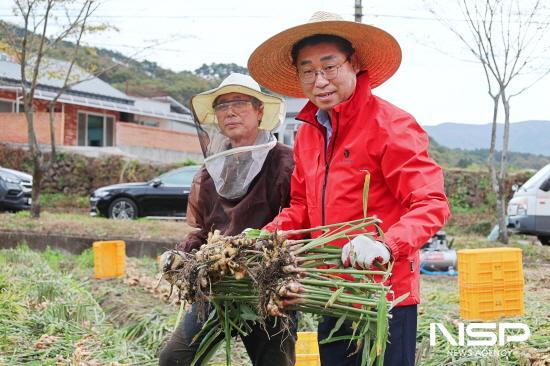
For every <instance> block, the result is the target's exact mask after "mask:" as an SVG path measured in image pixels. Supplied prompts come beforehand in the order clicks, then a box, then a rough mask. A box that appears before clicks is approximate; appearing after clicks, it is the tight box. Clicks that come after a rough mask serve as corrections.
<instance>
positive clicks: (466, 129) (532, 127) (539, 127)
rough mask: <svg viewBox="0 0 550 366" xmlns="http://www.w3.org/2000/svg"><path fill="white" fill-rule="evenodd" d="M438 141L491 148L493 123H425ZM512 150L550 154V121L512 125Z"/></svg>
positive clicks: (499, 139) (461, 146) (499, 140)
mask: <svg viewBox="0 0 550 366" xmlns="http://www.w3.org/2000/svg"><path fill="white" fill-rule="evenodd" d="M423 128H424V129H425V130H426V132H427V133H428V134H429V135H430V137H431V138H432V139H434V140H435V141H437V142H438V143H439V144H441V145H443V146H446V147H450V148H458V149H465V150H475V149H488V148H489V145H490V142H491V124H484V125H472V124H465V123H442V124H440V125H437V126H423ZM503 129H504V128H503V125H502V124H499V125H498V127H497V134H498V137H497V149H498V150H500V149H501V147H502V132H503ZM508 150H509V151H514V152H521V153H530V154H541V155H545V156H550V121H524V122H515V123H511V124H510V142H509V145H508Z"/></svg>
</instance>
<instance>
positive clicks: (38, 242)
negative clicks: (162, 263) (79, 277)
mask: <svg viewBox="0 0 550 366" xmlns="http://www.w3.org/2000/svg"><path fill="white" fill-rule="evenodd" d="M100 240H124V242H125V243H126V255H127V256H129V257H145V256H147V257H153V258H156V256H157V255H160V254H162V253H163V252H164V251H166V250H170V249H173V248H174V247H175V246H176V243H175V242H170V241H151V240H137V239H132V238H116V239H106V238H99V237H98V238H91V237H81V236H64V235H55V234H52V235H48V234H37V233H28V232H15V231H0V249H8V248H15V247H17V245H18V244H19V243H23V242H25V243H27V245H28V246H29V248H31V249H33V250H45V249H46V248H47V247H48V246H49V247H50V248H53V249H62V250H66V251H67V252H69V253H71V254H80V253H82V252H83V251H84V250H85V249H88V248H91V247H92V244H93V243H94V241H100Z"/></svg>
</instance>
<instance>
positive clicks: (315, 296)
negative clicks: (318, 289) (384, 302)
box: [301, 294, 377, 308]
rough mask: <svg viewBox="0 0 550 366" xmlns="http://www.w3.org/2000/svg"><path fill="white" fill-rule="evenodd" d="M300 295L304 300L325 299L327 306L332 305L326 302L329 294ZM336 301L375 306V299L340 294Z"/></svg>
mask: <svg viewBox="0 0 550 366" xmlns="http://www.w3.org/2000/svg"><path fill="white" fill-rule="evenodd" d="M301 296H302V298H303V299H306V300H307V299H311V300H319V301H325V303H326V304H328V305H327V307H332V305H331V304H329V303H328V301H329V300H330V296H322V295H317V294H302V295H301ZM336 302H337V303H340V304H360V305H366V306H370V307H375V308H376V305H377V303H376V302H375V301H367V300H360V299H349V298H346V297H345V296H342V295H340V296H338V298H337V299H336V301H335V303H336Z"/></svg>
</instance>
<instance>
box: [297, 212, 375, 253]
mask: <svg viewBox="0 0 550 366" xmlns="http://www.w3.org/2000/svg"><path fill="white" fill-rule="evenodd" d="M355 221H360V223H359V224H355V225H351V226H347V227H345V228H343V229H342V230H340V231H337V230H338V229H337V230H335V231H333V232H331V233H330V235H328V236H320V237H317V238H315V239H313V240H312V241H311V242H309V243H308V244H305V245H304V246H302V247H301V248H299V249H297V250H295V251H294V252H293V254H294V255H298V254H300V253H304V252H307V251H309V250H310V249H312V248H316V247H320V246H322V245H325V244H327V243H330V242H332V241H334V240H338V239H342V238H345V237H346V234H348V233H350V232H352V231H356V230H359V229H361V228H364V227H366V226H369V225H373V224H375V223H376V222H378V220H377V219H376V220H371V221H367V222H365V220H364V219H361V220H355ZM346 224H348V223H342V224H341V225H346Z"/></svg>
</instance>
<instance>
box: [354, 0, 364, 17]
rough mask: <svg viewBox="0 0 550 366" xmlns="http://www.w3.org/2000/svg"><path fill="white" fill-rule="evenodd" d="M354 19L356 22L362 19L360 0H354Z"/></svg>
mask: <svg viewBox="0 0 550 366" xmlns="http://www.w3.org/2000/svg"><path fill="white" fill-rule="evenodd" d="M355 21H356V22H357V23H361V22H362V21H363V6H361V0H355Z"/></svg>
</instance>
